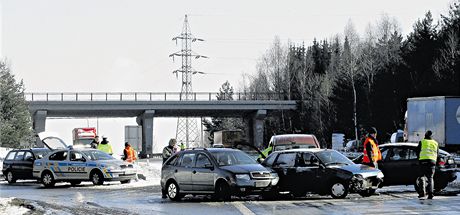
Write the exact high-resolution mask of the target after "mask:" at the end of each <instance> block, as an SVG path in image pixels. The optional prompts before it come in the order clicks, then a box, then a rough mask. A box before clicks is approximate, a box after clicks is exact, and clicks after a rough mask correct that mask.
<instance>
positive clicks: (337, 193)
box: [330, 181, 348, 199]
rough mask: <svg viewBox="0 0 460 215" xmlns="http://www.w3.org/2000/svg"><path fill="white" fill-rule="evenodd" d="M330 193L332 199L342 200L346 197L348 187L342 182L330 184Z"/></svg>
mask: <svg viewBox="0 0 460 215" xmlns="http://www.w3.org/2000/svg"><path fill="white" fill-rule="evenodd" d="M330 193H331V196H332V197H333V198H334V199H343V198H345V197H346V196H347V195H348V186H347V184H346V183H344V182H342V181H336V182H334V183H332V184H331V186H330Z"/></svg>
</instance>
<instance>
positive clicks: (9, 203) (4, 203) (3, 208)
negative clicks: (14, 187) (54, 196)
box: [0, 197, 30, 215]
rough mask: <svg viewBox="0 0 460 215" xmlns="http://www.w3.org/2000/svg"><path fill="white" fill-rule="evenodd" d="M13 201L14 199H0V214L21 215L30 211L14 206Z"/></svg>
mask: <svg viewBox="0 0 460 215" xmlns="http://www.w3.org/2000/svg"><path fill="white" fill-rule="evenodd" d="M13 200H14V198H1V197H0V214H8V215H19V214H20V215H22V214H25V213H27V212H29V211H30V210H29V209H27V208H24V207H20V206H17V205H14V203H13Z"/></svg>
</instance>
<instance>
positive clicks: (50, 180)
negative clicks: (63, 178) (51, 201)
mask: <svg viewBox="0 0 460 215" xmlns="http://www.w3.org/2000/svg"><path fill="white" fill-rule="evenodd" d="M41 179H42V184H43V185H44V186H45V187H53V186H54V184H56V181H54V176H53V174H52V173H51V172H48V171H47V172H44V173H43V174H42V178H41Z"/></svg>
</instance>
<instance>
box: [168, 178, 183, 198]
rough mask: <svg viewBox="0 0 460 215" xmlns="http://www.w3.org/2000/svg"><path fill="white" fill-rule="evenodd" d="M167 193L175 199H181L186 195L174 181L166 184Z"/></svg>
mask: <svg viewBox="0 0 460 215" xmlns="http://www.w3.org/2000/svg"><path fill="white" fill-rule="evenodd" d="M166 195H168V197H169V199H171V200H173V201H180V200H181V199H182V197H184V195H183V194H182V193H180V189H179V186H178V185H177V184H176V182H174V181H171V182H169V183H168V184H167V185H166Z"/></svg>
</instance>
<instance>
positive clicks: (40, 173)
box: [33, 137, 136, 187]
mask: <svg viewBox="0 0 460 215" xmlns="http://www.w3.org/2000/svg"><path fill="white" fill-rule="evenodd" d="M42 142H43V143H44V145H45V146H47V147H48V148H50V149H51V150H53V152H51V153H49V154H48V155H46V156H45V157H43V158H42V159H38V160H35V162H34V166H33V176H34V177H35V178H37V179H39V181H41V183H43V185H44V186H45V187H53V186H54V185H55V183H56V182H70V183H71V184H72V185H77V184H80V183H81V182H82V181H91V182H93V184H94V185H102V184H103V183H104V181H120V182H121V183H129V182H130V180H131V179H134V178H135V176H136V170H135V168H133V165H132V164H128V163H125V162H123V161H121V160H117V159H115V158H114V157H112V156H111V155H109V154H107V153H105V152H102V151H99V150H96V149H92V148H86V147H81V148H77V147H72V146H69V147H67V145H66V144H65V143H64V141H62V140H61V139H60V138H58V137H45V138H43V139H42Z"/></svg>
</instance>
